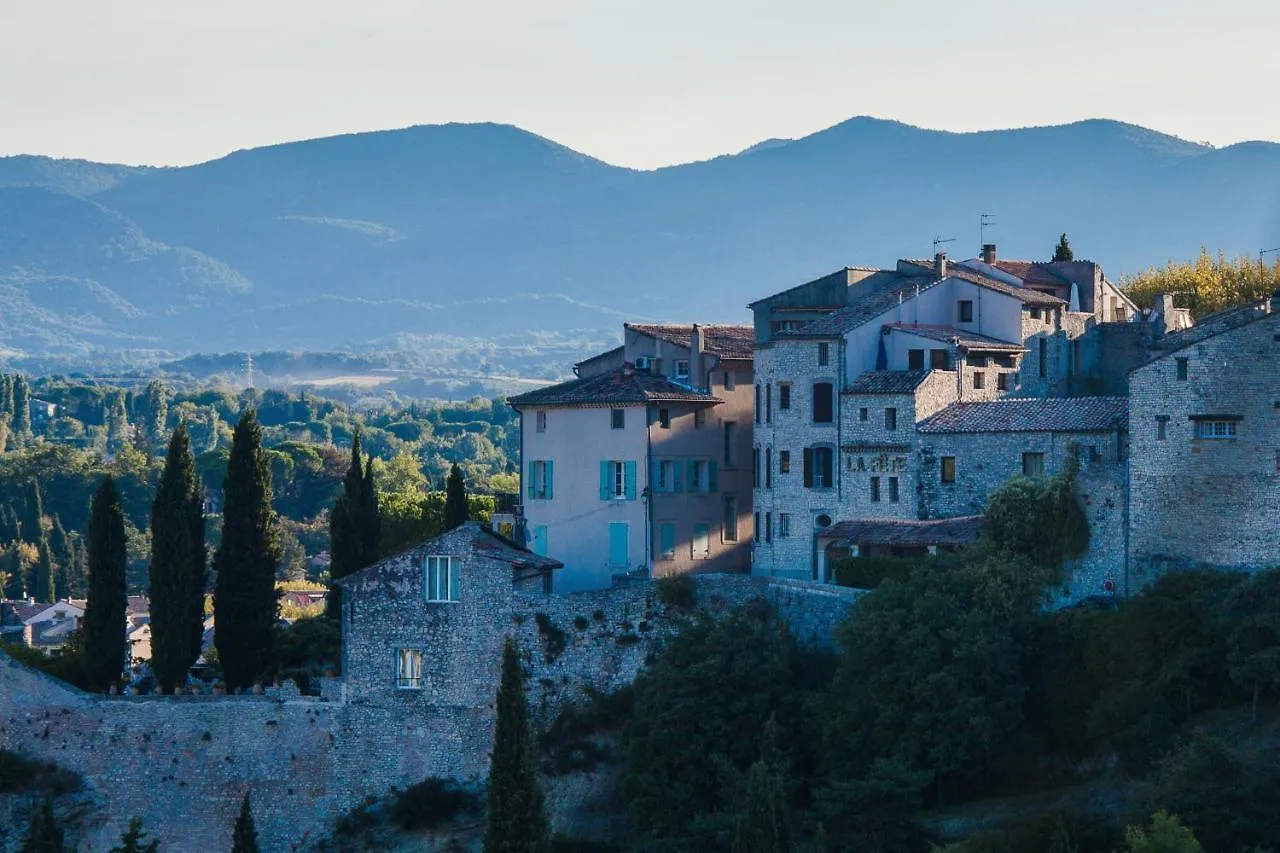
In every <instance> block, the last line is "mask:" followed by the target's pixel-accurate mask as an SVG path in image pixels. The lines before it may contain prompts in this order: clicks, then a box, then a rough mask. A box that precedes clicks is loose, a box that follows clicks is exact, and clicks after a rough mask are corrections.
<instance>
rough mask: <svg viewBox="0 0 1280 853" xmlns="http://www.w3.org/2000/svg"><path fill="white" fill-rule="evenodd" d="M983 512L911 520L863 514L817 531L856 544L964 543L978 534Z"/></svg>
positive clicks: (828, 536)
mask: <svg viewBox="0 0 1280 853" xmlns="http://www.w3.org/2000/svg"><path fill="white" fill-rule="evenodd" d="M981 528H982V516H980V515H965V516H960V517H959V518H939V519H935V520H932V521H914V520H904V519H896V518H862V519H858V520H856V521H841V522H838V523H836V524H833V525H831V526H830V527H828V528H826V529H825V530H823V531H821V532H820V533H819V534H818V535H819V536H821V537H822V538H823V539H827V538H832V539H847V540H849V541H850V542H851V543H852V544H855V545H904V546H916V547H921V546H927V545H964V544H966V543H969V542H973V541H974V540H976V539H977V538H978V533H979V531H980V530H981Z"/></svg>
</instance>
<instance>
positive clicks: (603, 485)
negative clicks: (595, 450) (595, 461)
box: [600, 462, 613, 501]
mask: <svg viewBox="0 0 1280 853" xmlns="http://www.w3.org/2000/svg"><path fill="white" fill-rule="evenodd" d="M611 467H612V466H611V465H610V463H609V462H601V463H600V500H602V501H607V500H609V498H611V497H613V478H612V477H610V476H609V475H610V473H611V472H610V470H609V469H610V468H611Z"/></svg>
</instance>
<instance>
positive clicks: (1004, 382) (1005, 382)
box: [996, 372, 1009, 391]
mask: <svg viewBox="0 0 1280 853" xmlns="http://www.w3.org/2000/svg"><path fill="white" fill-rule="evenodd" d="M996 390H997V391H1008V390H1009V374H1008V373H1006V372H1000V373H997V374H996Z"/></svg>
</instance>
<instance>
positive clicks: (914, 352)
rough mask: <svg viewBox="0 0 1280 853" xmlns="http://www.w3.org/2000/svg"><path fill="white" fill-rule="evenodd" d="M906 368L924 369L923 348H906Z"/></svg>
mask: <svg viewBox="0 0 1280 853" xmlns="http://www.w3.org/2000/svg"><path fill="white" fill-rule="evenodd" d="M907 369H908V370H924V350H922V349H909V350H907Z"/></svg>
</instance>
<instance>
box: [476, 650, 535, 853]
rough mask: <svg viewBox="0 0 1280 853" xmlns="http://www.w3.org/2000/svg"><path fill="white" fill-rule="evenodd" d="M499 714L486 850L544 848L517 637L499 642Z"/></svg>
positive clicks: (511, 852) (510, 852) (524, 852)
mask: <svg viewBox="0 0 1280 853" xmlns="http://www.w3.org/2000/svg"><path fill="white" fill-rule="evenodd" d="M497 705H498V719H497V724H496V726H495V728H494V732H493V753H492V758H491V759H490V764H489V797H488V804H487V813H486V816H485V829H484V853H546V851H547V850H548V849H549V846H550V835H549V831H548V824H547V815H546V811H545V808H544V804H543V799H542V789H541V788H540V787H539V786H538V777H537V774H536V773H535V771H534V739H533V733H532V731H531V730H530V728H529V708H528V705H527V704H526V699H525V695H524V670H523V669H522V668H521V666H520V653H519V651H518V650H517V648H516V644H515V641H514V640H512V639H511V638H510V637H508V638H507V641H506V643H505V645H503V647H502V680H501V682H500V683H499V685H498V699H497Z"/></svg>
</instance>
